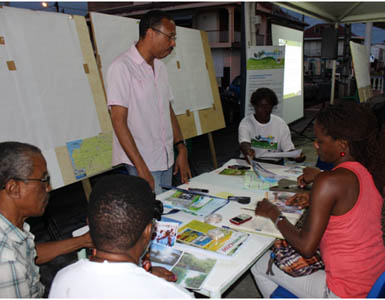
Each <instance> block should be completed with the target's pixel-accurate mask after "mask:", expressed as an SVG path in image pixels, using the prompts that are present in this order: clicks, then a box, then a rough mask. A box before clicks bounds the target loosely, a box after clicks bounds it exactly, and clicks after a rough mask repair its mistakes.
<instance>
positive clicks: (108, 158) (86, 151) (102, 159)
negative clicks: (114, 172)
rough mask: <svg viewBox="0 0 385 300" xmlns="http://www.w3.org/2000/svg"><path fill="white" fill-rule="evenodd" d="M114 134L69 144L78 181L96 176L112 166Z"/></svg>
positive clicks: (101, 135)
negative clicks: (91, 175) (89, 176)
mask: <svg viewBox="0 0 385 300" xmlns="http://www.w3.org/2000/svg"><path fill="white" fill-rule="evenodd" d="M111 145H112V132H109V133H106V134H100V135H98V136H95V137H92V138H87V139H84V140H83V139H82V140H76V141H72V142H67V148H68V153H69V155H70V158H71V163H72V167H73V170H74V174H75V177H76V179H82V178H85V177H87V176H88V175H89V174H96V173H98V172H100V170H106V169H108V168H109V167H111V165H112V148H111Z"/></svg>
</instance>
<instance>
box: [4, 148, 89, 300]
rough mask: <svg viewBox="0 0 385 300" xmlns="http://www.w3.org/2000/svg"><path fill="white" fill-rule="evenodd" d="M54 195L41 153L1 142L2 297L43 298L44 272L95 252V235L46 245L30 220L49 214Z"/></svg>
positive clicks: (36, 149) (34, 149)
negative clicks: (62, 260)
mask: <svg viewBox="0 0 385 300" xmlns="http://www.w3.org/2000/svg"><path fill="white" fill-rule="evenodd" d="M50 190H51V186H50V182H49V175H48V171H47V164H46V161H45V159H44V157H43V155H42V153H41V151H40V149H39V148H37V147H35V146H32V145H29V144H24V143H19V142H2V143H0V297H1V298H41V297H42V296H43V294H44V286H43V285H42V283H41V282H40V275H39V267H38V266H37V265H36V264H42V263H45V262H48V261H50V260H52V259H54V258H55V257H56V256H59V255H62V254H67V253H70V252H73V251H75V250H77V249H80V248H83V247H92V246H93V244H92V241H91V238H90V235H89V234H88V233H87V234H85V235H82V236H80V237H76V238H70V239H66V240H61V241H52V242H46V243H41V244H36V248H35V243H34V235H33V234H32V233H31V232H30V227H29V225H28V224H27V223H25V220H26V219H27V218H28V217H32V216H41V215H43V214H44V211H45V208H46V206H47V204H48V198H49V191H50Z"/></svg>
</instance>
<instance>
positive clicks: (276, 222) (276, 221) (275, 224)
mask: <svg viewBox="0 0 385 300" xmlns="http://www.w3.org/2000/svg"><path fill="white" fill-rule="evenodd" d="M284 219H286V217H285V216H284V215H283V214H282V213H280V214H279V216H278V217H277V218H276V219H275V222H274V226H275V227H277V226H278V223H279V222H280V221H282V220H284ZM277 228H278V227H277Z"/></svg>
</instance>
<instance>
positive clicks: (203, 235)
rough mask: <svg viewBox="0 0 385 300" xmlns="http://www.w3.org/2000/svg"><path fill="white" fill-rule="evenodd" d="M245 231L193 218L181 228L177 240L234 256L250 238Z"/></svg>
mask: <svg viewBox="0 0 385 300" xmlns="http://www.w3.org/2000/svg"><path fill="white" fill-rule="evenodd" d="M248 236H249V235H248V234H247V233H245V232H238V231H234V230H231V229H225V228H220V227H216V226H214V225H210V224H207V223H203V222H200V221H198V220H192V221H191V222H190V223H188V224H187V225H185V226H183V227H182V228H180V229H179V231H178V235H177V241H178V242H179V243H184V244H187V245H189V246H193V247H197V248H201V249H204V250H209V251H213V252H215V253H217V254H221V255H226V256H232V255H234V253H236V251H237V250H238V249H239V248H240V247H241V246H242V244H243V243H244V241H246V239H247V238H248Z"/></svg>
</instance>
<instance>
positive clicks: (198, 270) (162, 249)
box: [150, 244, 217, 289]
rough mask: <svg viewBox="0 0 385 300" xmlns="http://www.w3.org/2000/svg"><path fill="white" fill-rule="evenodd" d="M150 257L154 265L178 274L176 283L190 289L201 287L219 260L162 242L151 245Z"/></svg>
mask: <svg viewBox="0 0 385 300" xmlns="http://www.w3.org/2000/svg"><path fill="white" fill-rule="evenodd" d="M150 259H151V263H152V265H153V266H159V267H163V268H165V269H167V270H170V271H172V272H173V273H174V274H176V276H177V278H178V280H177V282H176V283H177V284H179V285H181V286H183V287H185V288H189V289H200V288H201V286H202V284H203V283H204V281H205V280H206V278H207V276H208V275H209V274H210V272H211V270H212V269H213V268H214V266H215V263H216V262H217V261H216V259H213V258H205V257H201V256H200V257H197V256H196V255H194V254H191V253H187V252H183V251H181V250H177V249H175V248H171V247H167V246H164V245H160V244H152V245H151V251H150Z"/></svg>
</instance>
